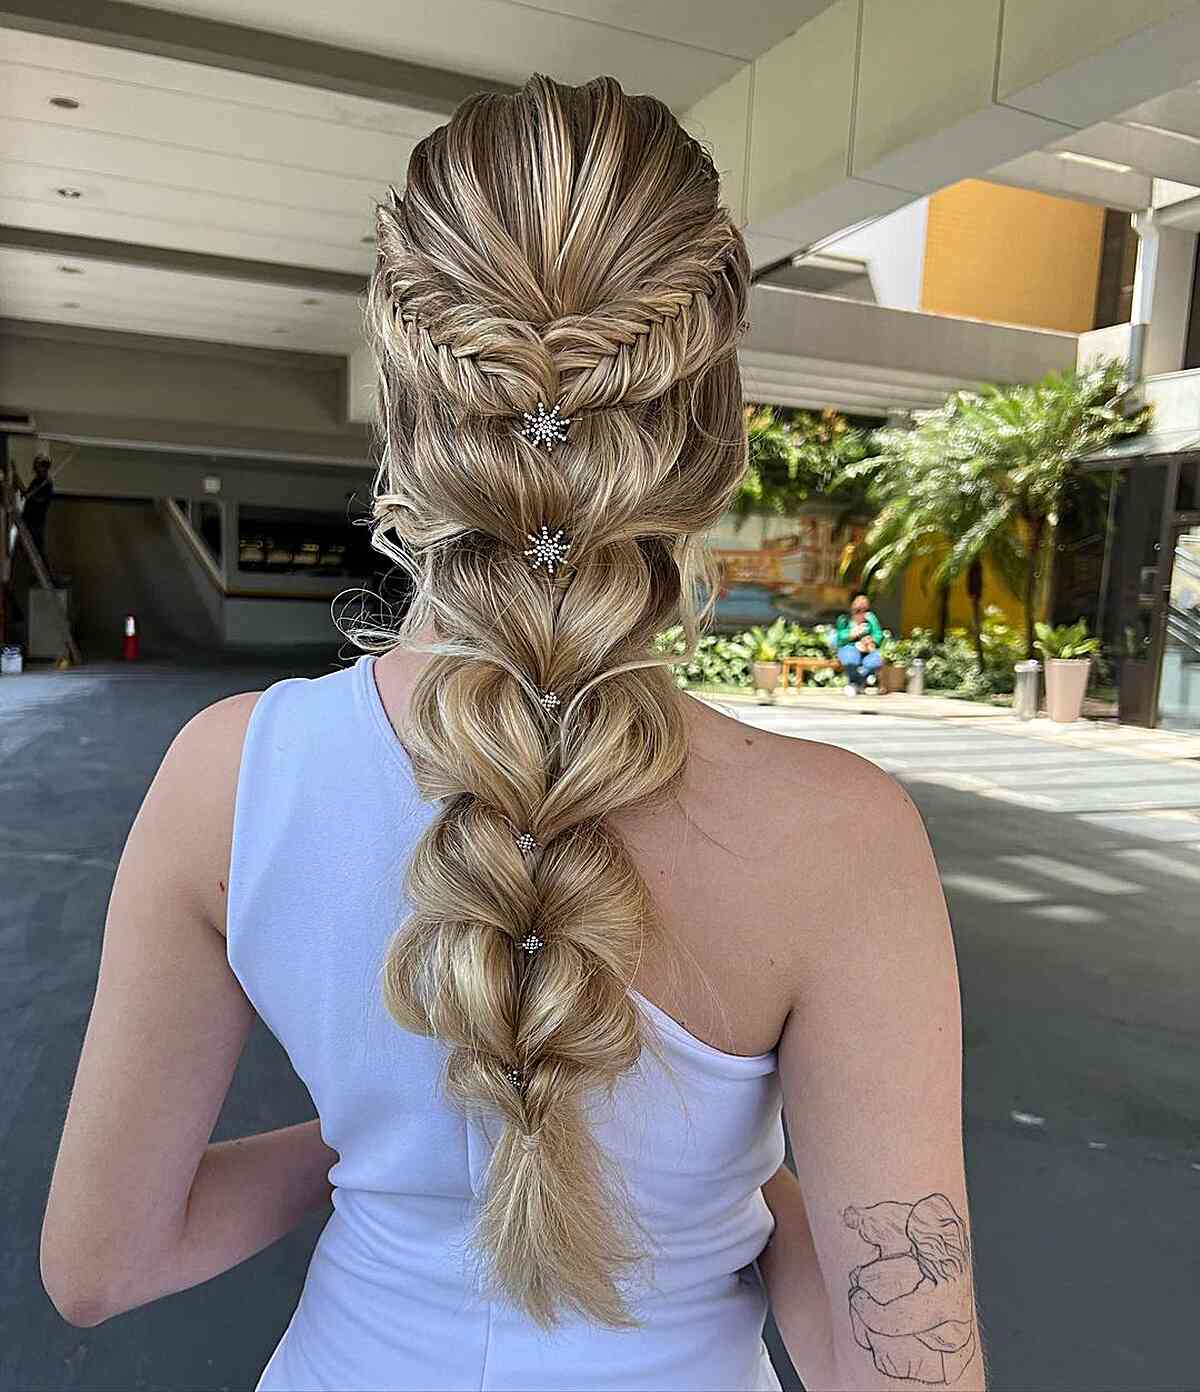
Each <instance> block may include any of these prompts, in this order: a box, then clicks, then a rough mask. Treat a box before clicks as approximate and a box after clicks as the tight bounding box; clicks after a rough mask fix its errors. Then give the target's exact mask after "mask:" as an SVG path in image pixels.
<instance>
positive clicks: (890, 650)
mask: <svg viewBox="0 0 1200 1392" xmlns="http://www.w3.org/2000/svg"><path fill="white" fill-rule="evenodd" d="M879 653H880V656H881V657H882V658H883V666H882V667H881V668H880V669H879V691H880V694H881V695H883V696H888V695H891V694H892V693H893V692H896V691H903V690H904V687H905V684H906V682H907V681H908V667H907V666H906V665H905V661H904V649H903V647H902V646H901V643H900V640H899V639H898V638H896V637H895V636H894V635H893V633H892V631H891V629H888V628H885V629H884V630H883V642H882V643H881V644H880V645H879Z"/></svg>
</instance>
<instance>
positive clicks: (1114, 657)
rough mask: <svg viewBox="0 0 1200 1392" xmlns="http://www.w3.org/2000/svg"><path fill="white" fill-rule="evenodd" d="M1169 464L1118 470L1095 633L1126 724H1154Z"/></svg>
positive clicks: (1115, 478)
mask: <svg viewBox="0 0 1200 1392" xmlns="http://www.w3.org/2000/svg"><path fill="white" fill-rule="evenodd" d="M1166 475H1167V466H1166V464H1165V463H1154V464H1148V463H1142V464H1136V465H1134V466H1133V467H1131V468H1126V469H1121V470H1117V471H1114V481H1113V485H1112V486H1113V488H1114V489H1115V493H1114V494H1113V496H1112V498H1111V510H1110V513H1109V516H1110V517H1111V518H1112V525H1111V526H1110V527H1109V528H1108V529H1107V537H1106V543H1105V553H1104V557H1103V562H1102V566H1101V577H1100V590H1099V595H1098V604H1097V609H1098V613H1097V618H1096V629H1097V631H1098V633H1099V635H1100V639H1101V642H1102V643H1103V645H1104V652H1105V654H1106V657H1107V663H1108V668H1109V671H1110V673H1111V680H1112V682H1113V684H1114V686H1115V687H1116V697H1117V709H1118V713H1119V716H1120V719H1121V720H1122V721H1123V722H1124V723H1126V724H1132V725H1149V724H1151V723H1152V721H1153V714H1154V712H1153V695H1154V672H1153V665H1154V662H1153V659H1154V618H1155V601H1156V599H1157V596H1158V586H1159V559H1160V558H1159V535H1160V530H1161V526H1162V510H1163V501H1164V498H1163V494H1164V491H1165V489H1166Z"/></svg>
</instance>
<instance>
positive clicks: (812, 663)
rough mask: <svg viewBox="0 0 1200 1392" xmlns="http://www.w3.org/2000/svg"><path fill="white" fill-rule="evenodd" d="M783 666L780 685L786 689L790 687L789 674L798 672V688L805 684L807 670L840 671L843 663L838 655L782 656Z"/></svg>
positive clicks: (781, 665)
mask: <svg viewBox="0 0 1200 1392" xmlns="http://www.w3.org/2000/svg"><path fill="white" fill-rule="evenodd" d="M779 665H780V667H781V668H782V671H781V673H780V677H779V685H780V687H781V688H782V689H783V690H784V691H786V690H787V687H788V674H789V673H790V672H795V673H796V686H797V688H799V687H802V686H803V685H804V674H805V673H806V672H822V671H835V672H836V671H838V670H839V669H840V667H841V665H842V664H841V663H840V662H839V661H838V660H837V658H836V657H782V658H780V659H779Z"/></svg>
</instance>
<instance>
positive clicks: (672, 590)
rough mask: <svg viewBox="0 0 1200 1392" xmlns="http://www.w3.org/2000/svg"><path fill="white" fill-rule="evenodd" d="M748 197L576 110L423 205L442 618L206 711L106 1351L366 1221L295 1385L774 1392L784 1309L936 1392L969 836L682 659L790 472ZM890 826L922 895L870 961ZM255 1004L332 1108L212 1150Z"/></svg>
mask: <svg viewBox="0 0 1200 1392" xmlns="http://www.w3.org/2000/svg"><path fill="white" fill-rule="evenodd" d="M717 199H718V188H717V176H716V174H715V172H714V169H713V166H712V163H711V161H710V159H709V158H708V156H707V155H706V154H705V153H704V152H703V150H702V149H701V148H700V147H699V146H698V145H697V144H696V143H695V142H694V141H693V140H692V139H691V138H689V137H688V136H687V135H686V134H685V133H684V131H683V130H682V129H681V128H680V126H679V125H678V124H677V122H676V121H675V120H674V118H673V117H672V116H671V115H670V113H669V112H668V111H667V109H666V108H665V107H664V106H662V105H661V104H660V103H659V102H657V101H654V100H652V99H650V98H647V97H636V98H630V97H626V96H625V95H624V94H623V93H622V92H621V90H620V88H619V87H618V86H617V84H616V83H615V82H613V81H611V80H609V79H601V80H597V81H595V82H593V83H589V84H588V85H587V86H585V87H580V88H569V87H561V86H559V85H557V84H556V83H553V82H551V81H548V80H546V79H543V78H534V79H533V80H531V81H530V82H529V83H528V84H527V86H526V87H525V88H524V89H523V90H522V91H521V92H520V93H519V94H517V95H516V96H512V97H499V96H481V97H477V98H474V99H472V100H470V101H468V102H466V103H465V104H464V105H463V106H462V107H461V108H459V110H458V111H457V112H456V114H455V115H454V117H453V118H452V120H451V121H450V122H449V124H448V125H447V126H445V127H443V128H442V129H440V130H438V131H436V132H434V133H433V134H432V135H431V136H430V137H428V138H427V139H426V140H424V141H423V142H422V143H421V144H420V145H419V146H418V147H417V149H416V150H415V152H414V154H413V156H412V160H411V163H410V165H409V170H408V182H407V186H406V191H405V194H404V196H403V198H401V197H400V196H398V195H396V194H395V193H394V191H393V194H392V198H391V200H390V202H389V203H388V204H387V205H385V206H383V207H381V208H380V210H379V217H378V233H379V249H378V258H377V263H376V268H375V273H374V275H373V277H372V281H371V286H370V291H369V295H368V306H367V309H368V314H367V318H368V330H369V336H370V339H371V342H372V344H373V346H374V349H375V353H376V357H377V361H378V367H379V421H380V429H381V444H382V463H381V466H380V471H379V479H378V485H377V498H376V504H375V514H376V518H377V530H376V533H375V540H376V544H377V545H378V546H379V547H380V548H381V549H383V550H384V551H385V552H387V553H388V554H389V555H392V556H393V557H395V559H396V560H397V561H399V562H400V563H401V564H403V565H404V566H405V567H406V568H407V569H408V570H409V571H411V573H412V574H413V575H414V578H415V581H416V598H415V602H414V606H413V609H412V612H411V614H410V615H409V617H408V619H407V621H406V624H405V627H404V630H403V633H402V634H401V635H400V640H399V641H397V637H396V635H392V634H382V633H373V634H366V635H362V641H363V643H364V644H365V645H366V646H368V647H369V648H371V649H373V650H374V651H373V653H369V654H368V655H366V656H364V657H363V658H360V659H359V661H358V662H357V663H356V664H355V665H354V666H353V667H351V668H349V669H348V670H345V671H340V672H336V673H334V674H331V675H329V676H326V677H322V678H320V679H317V680H313V681H305V680H293V681H286V682H280V683H279V684H277V685H275V686H273V687H272V688H271V689H270V690H269V691H267V692H266V693H264V694H262V695H261V696H259V695H253V694H252V695H245V696H238V697H234V698H232V699H230V700H226V701H222V702H220V703H218V704H217V705H216V706H213V707H212V708H210V709H209V710H207V711H204V712H202V713H201V714H200V715H199V716H197V717H196V718H195V719H194V720H193V721H192V722H191V723H190V724H189V725H188V726H187V727H186V728H185V729H184V730H183V732H182V733H181V734H180V735H179V736H178V738H177V739H176V741H175V743H174V744H173V745H172V747H171V749H170V751H169V752H168V754H167V756H166V758H165V760H164V762H163V765H162V768H161V770H160V772H159V774H158V776H157V777H156V779H155V781H154V783H153V785H152V787H151V789H150V791H149V793H148V795H147V797H146V801H145V804H144V806H143V808H142V810H141V812H140V814H139V816H138V818H137V821H136V823H135V825H134V828H133V830H132V832H131V834H130V838H129V842H128V845H127V847H126V850H125V853H124V856H123V858H122V861H121V865H120V869H119V871H118V876H117V881H116V885H115V888H114V891H113V897H112V903H111V907H110V912H109V918H108V926H107V929H106V933H105V943H104V951H103V957H102V962H101V968H100V980H99V985H98V990H97V996H96V1002H95V1006H94V1009H93V1014H92V1018H91V1022H90V1025H89V1028H88V1033H87V1038H86V1041H85V1045H84V1050H83V1056H82V1059H81V1061H80V1066H79V1074H78V1078H77V1082H76V1087H75V1091H74V1095H73V1097H72V1101H71V1107H70V1112H69V1114H68V1117H67V1122H66V1127H65V1131H64V1135H63V1140H62V1146H61V1151H60V1155H59V1160H58V1165H57V1168H56V1171H55V1176H54V1182H53V1186H52V1190H51V1194H50V1200H49V1206H48V1210H47V1215H46V1222H45V1228H44V1233H43V1246H42V1262H43V1275H44V1279H45V1283H46V1286H47V1289H48V1290H49V1292H50V1294H51V1296H52V1297H53V1299H54V1300H55V1302H56V1304H57V1305H58V1307H59V1309H60V1310H61V1311H62V1312H63V1313H64V1314H65V1315H66V1317H67V1318H69V1319H71V1320H72V1321H73V1322H75V1323H78V1324H84V1325H90V1324H96V1323H99V1322H100V1321H102V1320H104V1319H106V1318H109V1317H111V1316H112V1315H115V1314H117V1313H119V1312H121V1311H124V1310H128V1309H131V1308H133V1307H134V1306H137V1305H141V1304H144V1303H146V1302H147V1301H151V1300H154V1299H156V1298H158V1297H159V1296H162V1295H165V1294H167V1293H168V1292H171V1291H177V1290H181V1289H183V1288H184V1287H187V1286H191V1285H194V1284H196V1283H197V1282H199V1281H204V1280H207V1279H209V1278H210V1277H212V1276H215V1275H217V1274H218V1273H220V1272H222V1271H225V1270H227V1269H228V1268H229V1267H231V1266H233V1265H235V1264H236V1263H238V1262H240V1261H242V1260H244V1259H245V1258H246V1257H248V1256H250V1255H251V1254H252V1253H254V1252H256V1251H258V1250H259V1249H261V1248H262V1247H264V1246H266V1245H267V1244H268V1243H270V1242H273V1241H274V1240H275V1239H277V1238H278V1237H280V1236H281V1235H282V1234H284V1233H286V1232H288V1231H289V1230H290V1229H291V1228H292V1227H293V1226H294V1225H295V1224H296V1223H297V1222H298V1221H299V1219H300V1218H301V1217H302V1216H303V1215H305V1214H307V1213H309V1212H311V1211H312V1210H314V1209H317V1208H319V1207H320V1206H322V1205H324V1204H325V1203H326V1202H328V1200H329V1198H330V1195H331V1194H332V1199H333V1203H334V1213H333V1216H332V1217H331V1218H330V1220H329V1222H328V1224H327V1225H326V1227H325V1229H324V1230H323V1233H322V1235H321V1238H320V1241H319V1242H318V1245H317V1248H316V1252H315V1254H314V1257H313V1260H312V1264H311V1266H310V1269H309V1272H308V1277H307V1281H306V1284H305V1287H304V1292H303V1295H302V1297H301V1300H300V1303H299V1305H298V1307H297V1309H296V1312H295V1315H294V1317H293V1319H292V1321H291V1323H290V1325H289V1327H288V1330H287V1331H286V1333H285V1334H284V1337H283V1338H282V1340H281V1341H280V1344H279V1346H278V1348H277V1349H276V1351H275V1354H274V1356H273V1357H272V1359H271V1361H270V1363H269V1364H268V1366H267V1368H266V1369H265V1371H264V1373H263V1375H262V1379H261V1381H260V1383H259V1386H260V1388H263V1389H275V1388H289V1389H296V1388H335V1387H336V1388H465V1387H470V1388H478V1387H519V1388H552V1387H553V1388H572V1389H584V1388H606V1389H607V1388H612V1389H618V1388H620V1389H651V1388H664V1389H665V1388H688V1389H696V1388H721V1389H733V1388H739V1389H742V1388H745V1389H751V1388H776V1387H778V1385H779V1384H778V1381H777V1380H776V1378H775V1375H774V1373H773V1371H772V1370H771V1367H770V1364H769V1362H768V1360H767V1357H766V1353H765V1350H764V1346H763V1344H762V1339H761V1333H762V1326H763V1320H764V1318H765V1314H766V1309H767V1299H768V1292H769V1295H770V1299H771V1302H772V1304H773V1305H774V1309H775V1314H776V1317H777V1319H778V1321H779V1323H780V1325H781V1327H782V1329H783V1331H784V1333H785V1336H786V1337H787V1340H788V1345H789V1348H790V1349H791V1352H792V1356H793V1358H794V1359H795V1362H796V1364H797V1367H798V1368H799V1369H800V1371H801V1373H802V1375H803V1376H804V1378H805V1381H806V1383H807V1384H808V1385H809V1386H810V1387H812V1388H855V1389H866V1388H873V1387H884V1386H891V1385H892V1383H893V1382H894V1379H891V1378H890V1377H889V1376H888V1375H886V1374H883V1373H880V1372H879V1371H878V1369H877V1368H876V1367H875V1365H874V1364H873V1362H872V1360H871V1357H870V1355H869V1353H866V1352H864V1350H863V1349H862V1348H861V1347H860V1345H859V1344H858V1343H856V1341H855V1337H854V1331H853V1328H852V1326H851V1322H850V1318H849V1313H848V1310H847V1304H846V1289H847V1280H848V1276H849V1273H850V1272H851V1270H852V1269H853V1268H854V1267H855V1265H856V1263H857V1262H858V1261H859V1260H860V1259H861V1253H860V1251H859V1250H858V1249H859V1247H860V1246H861V1244H860V1242H859V1240H858V1238H857V1237H856V1236H855V1235H854V1234H853V1233H848V1232H847V1230H846V1227H845V1225H844V1223H843V1222H842V1219H841V1213H842V1210H843V1209H844V1208H845V1207H846V1205H847V1204H848V1203H850V1202H852V1201H853V1202H863V1203H869V1202H871V1201H873V1200H875V1199H877V1198H879V1197H882V1196H886V1195H887V1194H888V1193H890V1192H892V1191H893V1190H895V1191H904V1192H906V1193H908V1192H913V1191H918V1192H922V1193H924V1192H934V1191H936V1192H939V1193H943V1194H945V1195H947V1196H948V1199H949V1201H950V1202H951V1203H952V1204H953V1205H954V1206H955V1208H956V1210H957V1211H958V1213H959V1214H961V1215H965V1214H966V1201H965V1194H964V1190H963V1166H962V1151H961V1141H960V1131H959V1106H960V1103H959V1074H960V1042H959V1013H958V994H957V984H956V975H955V966H954V955H953V948H952V944H951V938H950V932H949V925H948V923H947V919H946V913H945V906H944V902H943V899H942V895H941V891H940V888H939V884H938V879H937V874H936V871H935V869H934V864H933V860H932V857H931V854H930V850H929V846H928V842H927V840H926V837H925V833H924V830H923V828H922V825H921V820H920V817H919V816H918V814H917V812H916V810H915V809H914V807H913V806H912V804H911V802H910V801H909V800H908V798H907V797H906V796H905V794H904V793H903V792H902V791H901V789H900V788H899V787H898V786H897V785H896V784H895V783H894V782H892V781H891V780H890V779H889V778H888V777H887V776H885V775H884V774H883V773H881V772H880V771H879V770H878V769H877V768H875V767H874V766H873V765H871V764H869V763H866V762H865V761H862V760H859V759H857V758H855V757H854V756H852V755H850V754H847V753H844V752H843V751H841V750H839V749H835V748H832V747H830V746H825V745H819V744H810V743H806V742H803V741H799V740H792V739H787V738H783V737H778V736H774V735H771V734H769V733H760V732H758V731H754V730H750V729H747V728H745V727H744V726H742V725H740V724H739V723H737V722H736V721H734V720H730V719H728V718H726V717H725V716H722V715H720V714H718V713H717V712H716V711H715V710H712V709H710V708H709V707H707V706H705V705H702V704H700V703H699V702H696V701H693V700H690V699H688V698H686V697H685V696H683V695H682V694H681V693H680V692H679V691H678V690H677V689H676V687H675V685H674V683H673V681H672V678H671V674H670V671H669V669H668V668H667V667H665V666H664V665H663V661H664V659H663V657H662V656H661V654H658V653H657V652H656V651H655V650H654V648H653V641H654V638H655V635H656V634H658V633H659V632H660V631H661V630H662V629H664V628H665V627H667V626H668V625H670V624H671V623H673V622H675V621H677V620H678V619H681V620H682V621H683V622H684V623H685V625H687V627H688V629H689V631H690V632H693V633H694V629H695V622H696V618H697V615H696V613H695V609H696V597H697V592H698V588H699V587H698V581H699V580H700V578H701V577H702V575H703V573H704V570H703V564H702V555H703V551H702V547H703V536H704V533H705V532H706V530H707V529H709V528H710V527H712V526H713V524H714V523H715V522H716V521H717V519H718V518H719V517H720V516H721V515H722V513H723V511H724V510H725V508H726V506H727V504H728V502H729V499H730V497H731V495H732V494H733V492H734V490H735V489H736V487H737V484H738V480H739V478H740V476H741V473H742V470H743V468H744V467H745V459H746V441H745V435H744V427H743V422H742V409H741V408H742V397H741V385H740V381H739V376H738V367H737V358H736V346H737V342H738V339H739V335H740V333H741V332H742V329H743V327H744V324H745V313H746V305H747V296H748V280H749V264H748V260H747V255H746V250H745V247H744V244H743V241H742V238H741V236H740V235H739V233H738V232H737V230H736V229H735V227H734V226H733V224H732V223H731V221H730V219H729V216H728V214H727V213H726V212H725V211H724V210H723V209H721V208H720V207H719V206H718V201H717ZM709 593H711V587H710V590H709ZM768 784H769V785H770V787H771V789H772V795H771V798H770V799H764V798H763V797H762V796H761V789H762V788H763V787H765V786H767V785H768ZM768 809H769V810H768ZM864 822H866V823H868V824H872V823H873V826H872V827H871V830H872V871H873V873H874V874H877V875H879V876H882V877H883V879H884V881H885V882H886V883H888V884H889V885H891V886H892V887H893V892H892V897H891V899H890V901H889V908H888V913H887V914H879V915H872V916H870V917H869V919H868V920H867V921H864V922H862V923H859V924H856V925H855V928H854V930H853V932H846V931H845V928H844V924H845V918H844V915H841V914H838V913H833V912H830V911H829V905H830V904H834V903H836V902H838V900H839V899H840V889H841V878H842V873H843V870H842V852H843V849H844V847H845V845H846V844H847V842H849V841H851V840H853V841H857V840H858V839H860V838H861V836H862V833H863V827H864ZM748 875H749V876H750V877H751V878H752V882H753V884H754V886H755V894H754V897H753V900H752V902H749V903H748V902H747V899H746V892H745V889H746V884H747V876H748ZM255 1011H257V1012H258V1013H259V1014H260V1015H261V1016H262V1018H263V1019H264V1021H265V1022H266V1023H267V1025H268V1026H269V1027H270V1029H271V1030H272V1031H273V1032H274V1033H275V1035H276V1036H277V1037H278V1038H279V1039H280V1041H281V1042H282V1043H283V1045H284V1047H285V1048H286V1049H287V1051H288V1053H289V1055H290V1057H291V1060H292V1062H293V1064H294V1065H295V1067H296V1069H297V1072H298V1073H299V1075H300V1076H301V1077H302V1078H303V1079H304V1081H305V1083H306V1084H307V1085H308V1087H309V1089H310V1091H311V1093H312V1096H313V1099H314V1102H315V1104H316V1108H317V1111H318V1113H319V1118H320V1120H319V1122H312V1123H309V1124H307V1125H302V1126H296V1127H290V1128H288V1129H286V1130H283V1131H277V1132H271V1133H268V1134H265V1135H259V1136H252V1137H248V1138H246V1139H244V1140H241V1141H236V1142H231V1143H224V1144H217V1145H209V1144H208V1138H209V1136H210V1134H211V1130H212V1126H213V1123H214V1120H215V1118H216V1116H217V1113H218V1111H219V1109H220V1106H221V1101H222V1099H223V1097H224V1095H225V1092H226V1089H227V1087H228V1084H229V1080H230V1077H231V1075H232V1072H233V1069H234V1066H235V1064H236V1062H237V1058H238V1054H239V1052H240V1050H241V1048H242V1045H243V1043H244V1041H245V1039H246V1035H247V1032H248V1030H249V1028H250V1024H251V1020H252V1018H253V1015H254V1012H255ZM397 1026H399V1028H397ZM781 1102H782V1103H783V1104H784V1105H786V1107H787V1111H788V1115H789V1118H790V1121H791V1128H792V1135H793V1136H794V1137H795V1141H796V1162H797V1167H798V1175H799V1182H798V1183H797V1181H796V1180H795V1179H793V1178H792V1176H791V1175H790V1174H789V1173H788V1172H787V1171H786V1170H784V1169H782V1168H781V1161H782V1158H783V1134H782V1127H781V1119H780V1107H781ZM981 1377H982V1372H981V1365H980V1360H979V1359H978V1358H977V1359H975V1360H974V1363H973V1364H972V1365H971V1366H970V1367H969V1368H968V1369H967V1370H966V1372H965V1374H964V1376H963V1378H962V1383H961V1385H962V1386H964V1387H978V1386H980V1385H981Z"/></svg>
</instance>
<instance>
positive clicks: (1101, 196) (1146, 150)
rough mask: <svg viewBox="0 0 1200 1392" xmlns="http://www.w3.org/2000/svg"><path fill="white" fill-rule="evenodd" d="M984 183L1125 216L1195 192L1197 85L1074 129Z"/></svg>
mask: <svg viewBox="0 0 1200 1392" xmlns="http://www.w3.org/2000/svg"><path fill="white" fill-rule="evenodd" d="M988 177H989V178H992V179H996V180H998V181H999V182H1002V183H1011V184H1019V185H1022V186H1023V187H1027V188H1035V189H1040V190H1042V191H1043V192H1046V193H1055V194H1062V195H1064V196H1067V197H1072V198H1080V199H1084V200H1086V201H1088V202H1093V203H1103V204H1104V205H1105V206H1106V207H1110V208H1124V209H1127V210H1129V211H1130V212H1136V211H1140V210H1141V209H1143V208H1148V207H1150V206H1151V205H1152V204H1161V203H1163V202H1176V201H1178V200H1180V199H1182V198H1187V197H1190V196H1191V195H1192V194H1200V83H1191V84H1189V85H1188V86H1185V87H1180V88H1177V89H1176V90H1175V91H1172V92H1165V93H1164V94H1163V95H1162V96H1159V97H1155V98H1154V99H1153V100H1152V101H1147V102H1143V103H1142V104H1141V105H1140V106H1135V107H1132V108H1131V109H1130V110H1128V111H1125V112H1123V113H1122V114H1121V115H1119V116H1114V117H1113V118H1112V119H1111V120H1108V121H1101V122H1099V123H1098V124H1097V125H1094V126H1088V127H1086V128H1085V129H1083V130H1079V131H1074V132H1072V134H1071V135H1069V136H1068V137H1066V138H1065V139H1063V140H1060V141H1057V142H1056V143H1055V144H1053V145H1051V146H1049V147H1048V148H1047V149H1045V150H1039V151H1035V152H1033V153H1032V154H1029V155H1023V156H1022V157H1021V158H1020V159H1015V160H1011V161H1010V162H1009V163H1008V164H1004V165H1001V166H1000V167H999V168H998V169H995V170H993V171H992V172H991V174H989V175H988ZM1155 181H1157V184H1156V182H1155Z"/></svg>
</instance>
